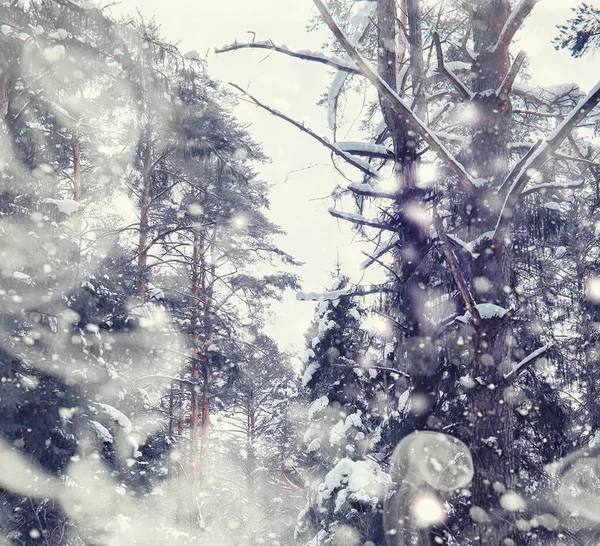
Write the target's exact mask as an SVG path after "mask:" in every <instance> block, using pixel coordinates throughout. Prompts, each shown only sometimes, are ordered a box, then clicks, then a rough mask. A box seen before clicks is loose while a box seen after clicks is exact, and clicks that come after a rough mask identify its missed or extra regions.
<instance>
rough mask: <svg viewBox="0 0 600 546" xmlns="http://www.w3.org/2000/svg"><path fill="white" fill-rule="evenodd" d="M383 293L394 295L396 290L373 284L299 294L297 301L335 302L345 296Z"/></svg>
mask: <svg viewBox="0 0 600 546" xmlns="http://www.w3.org/2000/svg"><path fill="white" fill-rule="evenodd" d="M381 292H388V293H393V292H394V289H393V288H392V287H390V286H387V285H385V284H373V285H371V286H357V287H355V288H344V289H342V290H332V291H331V292H298V293H297V294H296V299H297V300H298V301H335V300H339V299H340V298H341V297H343V296H367V295H369V294H379V293H381Z"/></svg>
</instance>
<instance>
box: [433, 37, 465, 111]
mask: <svg viewBox="0 0 600 546" xmlns="http://www.w3.org/2000/svg"><path fill="white" fill-rule="evenodd" d="M433 43H434V44H435V52H436V55H437V69H438V72H439V73H440V74H442V75H443V76H444V77H445V78H446V79H447V80H448V81H449V82H450V83H451V84H452V86H453V87H454V89H456V91H458V94H459V95H460V96H461V97H462V98H463V100H466V101H470V100H471V99H472V98H473V94H472V93H471V92H470V91H469V90H468V89H467V88H466V86H465V84H463V82H461V81H460V80H459V79H458V78H457V77H456V74H454V72H452V70H451V69H450V68H448V67H447V66H446V65H445V64H444V53H443V51H442V42H441V40H440V35H439V34H438V33H437V32H434V33H433Z"/></svg>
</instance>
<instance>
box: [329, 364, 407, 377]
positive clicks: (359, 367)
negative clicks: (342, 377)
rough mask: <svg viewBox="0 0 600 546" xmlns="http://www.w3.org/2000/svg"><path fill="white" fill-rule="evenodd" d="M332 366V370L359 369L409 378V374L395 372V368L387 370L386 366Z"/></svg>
mask: <svg viewBox="0 0 600 546" xmlns="http://www.w3.org/2000/svg"><path fill="white" fill-rule="evenodd" d="M332 366H333V367H334V368H346V369H350V370H355V369H359V370H377V371H378V372H384V373H395V374H398V375H401V376H402V377H410V375H409V374H407V373H406V372H402V371H400V370H396V369H395V368H388V367H386V366H358V365H357V366H350V365H348V364H332Z"/></svg>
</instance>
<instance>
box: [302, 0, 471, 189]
mask: <svg viewBox="0 0 600 546" xmlns="http://www.w3.org/2000/svg"><path fill="white" fill-rule="evenodd" d="M313 3H314V4H315V6H317V9H318V10H319V12H320V13H321V15H322V17H323V19H324V21H325V22H326V23H327V26H328V27H329V28H330V30H331V31H332V33H333V34H334V36H335V37H336V38H337V40H338V41H339V42H340V44H342V46H343V47H344V49H345V50H346V52H347V53H348V55H349V56H350V58H351V59H352V60H353V61H354V62H355V63H356V64H357V66H358V67H359V69H360V71H361V72H362V74H363V75H364V76H365V77H366V78H367V79H368V80H369V81H370V82H371V83H372V84H373V85H374V86H375V87H376V88H377V91H378V92H379V93H380V94H381V95H382V96H383V97H385V98H386V99H387V100H388V101H389V102H390V106H391V108H392V109H393V110H394V111H395V113H396V114H397V115H398V116H400V118H401V119H406V120H407V123H408V125H409V126H410V127H411V129H413V130H414V131H415V132H416V133H417V134H418V135H419V136H420V137H421V138H422V139H423V140H424V141H425V142H426V143H427V144H428V145H429V147H430V148H431V149H432V150H433V151H434V152H435V153H436V154H437V155H438V157H440V159H442V160H443V161H445V162H446V163H447V164H448V165H449V166H450V167H451V168H452V170H453V171H454V172H455V174H456V175H457V176H458V179H459V181H460V183H461V184H462V185H463V187H464V188H465V189H466V190H467V191H468V192H469V193H470V194H471V195H476V194H477V193H478V189H477V187H476V185H475V184H474V183H473V180H472V178H471V176H470V175H469V173H468V172H467V170H466V169H465V168H464V166H463V165H461V164H460V163H459V162H458V161H457V160H456V158H455V157H454V156H453V155H452V153H450V151H449V150H447V149H446V148H445V147H444V145H443V144H442V143H441V142H440V141H439V139H438V138H437V137H436V136H435V135H434V134H433V133H432V132H431V131H430V130H429V128H428V127H427V126H426V125H425V124H424V123H423V121H421V120H420V119H419V118H418V117H417V116H416V115H415V113H414V112H413V111H412V110H411V108H410V107H409V106H408V105H406V104H405V102H404V101H403V100H402V99H401V98H400V97H399V96H398V94H397V93H396V92H395V91H394V90H393V89H392V88H391V87H390V86H389V85H388V84H387V83H385V82H384V81H383V80H382V79H381V78H380V77H379V76H378V75H377V73H376V72H375V71H374V70H373V69H372V68H371V67H370V66H369V65H368V63H367V62H366V61H365V60H364V59H363V57H362V55H361V54H360V53H359V52H358V50H357V49H356V48H355V47H354V46H353V45H352V44H351V43H350V41H349V40H348V38H346V36H345V35H344V33H343V32H342V31H341V30H340V28H339V27H338V26H337V24H336V22H335V21H334V19H333V17H332V16H331V14H330V13H329V11H328V10H327V8H326V7H325V5H324V4H323V2H322V1H321V0H313Z"/></svg>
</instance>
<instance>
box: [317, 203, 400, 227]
mask: <svg viewBox="0 0 600 546" xmlns="http://www.w3.org/2000/svg"><path fill="white" fill-rule="evenodd" d="M328 212H329V214H331V216H333V217H334V218H339V219H340V220H346V221H347V222H352V223H354V224H357V225H360V226H367V227H372V228H376V229H387V230H389V231H394V228H393V227H391V226H387V225H385V224H382V223H381V222H379V221H378V220H376V219H373V220H370V219H368V218H365V217H364V216H361V215H360V214H353V213H351V212H342V211H341V210H335V209H333V208H330V209H328Z"/></svg>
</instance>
